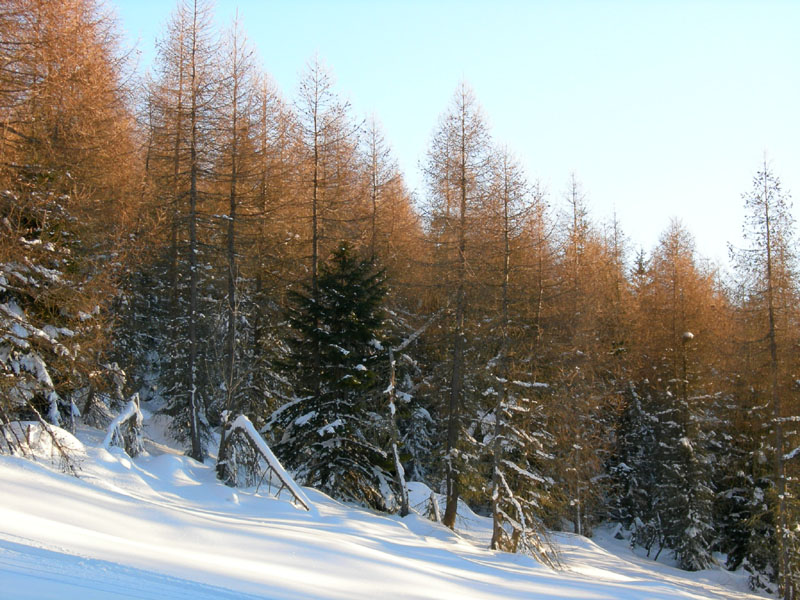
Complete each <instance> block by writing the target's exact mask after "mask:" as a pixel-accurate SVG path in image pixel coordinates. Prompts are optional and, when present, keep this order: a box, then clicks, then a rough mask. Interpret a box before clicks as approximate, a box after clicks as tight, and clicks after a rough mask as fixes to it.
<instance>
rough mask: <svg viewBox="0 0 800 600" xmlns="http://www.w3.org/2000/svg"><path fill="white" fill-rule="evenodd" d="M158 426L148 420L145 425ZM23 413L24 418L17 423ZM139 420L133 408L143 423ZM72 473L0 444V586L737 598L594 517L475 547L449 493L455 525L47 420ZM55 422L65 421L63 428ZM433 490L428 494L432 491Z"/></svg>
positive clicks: (706, 574) (64, 596) (224, 598)
mask: <svg viewBox="0 0 800 600" xmlns="http://www.w3.org/2000/svg"><path fill="white" fill-rule="evenodd" d="M158 426H159V427H161V425H160V424H159V425H158ZM26 427H27V426H26ZM145 427H146V428H147V427H148V423H145ZM59 436H60V437H62V439H66V440H69V445H70V447H71V448H73V450H74V451H75V452H76V453H78V454H80V455H81V456H82V457H83V460H82V461H81V470H80V478H76V477H72V476H69V475H66V474H63V473H60V472H59V471H57V470H56V469H54V468H52V467H51V466H50V465H49V463H46V462H45V463H41V462H33V461H30V460H26V459H22V458H19V457H12V456H0V481H2V482H3V484H2V486H0V523H2V524H3V525H2V529H0V582H2V584H1V585H0V596H2V597H3V598H15V599H22V600H30V599H37V600H48V599H53V600H55V599H60V600H74V599H80V600H87V599H88V600H95V599H97V600H100V599H103V600H116V599H133V598H137V599H154V600H155V599H162V598H169V599H184V598H185V599H187V600H188V599H189V598H191V599H192V600H211V599H215V600H220V599H221V600H233V599H234V598H236V599H242V600H250V599H256V598H260V599H272V600H281V599H292V600H295V599H297V600H311V599H352V600H358V599H369V600H372V599H374V598H376V597H380V598H411V599H420V600H421V599H433V598H462V599H486V600H500V599H504V600H505V599H515V598H518V599H522V598H525V599H529V600H542V599H560V598H564V599H567V598H585V599H589V598H591V599H595V600H602V599H607V600H611V599H614V600H633V599H640V598H647V599H650V600H666V599H676V598H677V599H690V598H691V599H700V598H707V599H714V600H722V599H731V600H735V599H745V598H755V597H756V596H751V595H748V594H746V593H744V592H743V591H742V590H744V586H745V583H744V581H745V578H744V576H743V575H741V574H737V573H728V572H726V571H723V570H720V569H715V570H710V571H701V572H698V573H686V572H682V571H678V570H676V569H674V568H672V567H669V566H667V565H663V564H658V563H653V562H652V561H650V560H648V559H645V558H643V557H640V556H637V555H636V554H634V553H633V552H632V551H631V550H630V549H629V548H628V546H627V544H626V542H624V541H619V540H615V539H614V538H613V536H612V535H611V533H610V532H604V531H602V530H601V531H599V532H597V534H596V537H595V539H594V540H588V539H586V538H582V537H578V536H574V535H567V534H557V535H555V536H554V537H555V540H556V541H557V542H558V543H559V545H560V547H561V559H562V562H563V564H564V569H563V570H560V571H553V570H550V569H548V568H545V567H543V566H541V565H539V564H537V563H536V562H535V561H534V560H533V559H532V558H530V557H527V556H523V555H514V554H506V553H502V552H492V551H489V550H486V549H485V548H486V546H487V545H488V540H489V536H491V523H490V521H489V520H488V519H486V518H484V517H481V516H479V515H476V514H474V513H473V512H471V511H470V510H469V509H468V508H467V507H466V505H463V504H462V505H461V507H460V509H459V516H458V519H457V528H458V529H459V533H458V534H456V533H453V532H452V531H450V530H448V529H446V528H445V527H443V526H442V525H440V524H438V523H434V522H432V521H430V520H428V519H427V518H425V516H423V515H424V514H425V513H426V508H425V503H426V502H428V503H429V502H430V497H431V492H430V490H429V489H428V488H427V487H425V486H424V485H422V484H418V483H412V484H409V488H410V490H409V491H410V492H411V505H412V507H416V508H417V511H419V512H413V511H412V513H411V514H410V515H409V516H408V517H406V518H404V519H401V518H400V517H399V516H396V515H386V514H380V513H375V512H372V511H366V510H361V509H358V508H354V507H351V506H347V505H344V504H341V503H339V502H336V501H334V500H332V499H330V498H329V497H327V496H325V495H324V494H321V493H319V492H317V491H315V490H312V489H308V488H306V489H304V490H303V492H304V493H305V495H306V496H307V497H308V498H309V501H310V503H311V504H312V505H313V506H314V507H315V509H316V512H306V511H302V510H298V509H297V508H296V507H295V506H293V505H292V504H291V503H289V502H287V501H283V500H278V499H275V498H272V497H270V496H269V494H268V493H267V492H264V491H261V492H258V493H257V492H256V491H255V489H237V490H233V489H231V488H229V487H226V486H224V485H222V484H221V483H219V482H218V481H217V479H216V477H215V470H214V465H213V462H212V461H209V464H201V463H198V462H195V461H194V460H192V459H191V458H189V457H187V456H183V455H182V454H181V453H180V452H179V451H177V450H172V449H170V448H168V447H166V446H163V445H161V444H154V443H147V444H146V447H147V448H148V450H149V452H148V453H145V454H143V455H141V456H140V457H137V458H136V459H131V458H130V457H128V456H127V455H126V454H125V453H124V452H123V451H122V450H121V449H120V448H115V447H112V448H111V450H106V449H105V448H103V447H102V441H103V439H102V438H103V432H100V431H97V430H90V429H79V431H78V434H77V437H76V438H73V437H71V436H69V434H67V433H59ZM67 436H69V437H67ZM437 499H438V500H439V501H441V498H439V497H437Z"/></svg>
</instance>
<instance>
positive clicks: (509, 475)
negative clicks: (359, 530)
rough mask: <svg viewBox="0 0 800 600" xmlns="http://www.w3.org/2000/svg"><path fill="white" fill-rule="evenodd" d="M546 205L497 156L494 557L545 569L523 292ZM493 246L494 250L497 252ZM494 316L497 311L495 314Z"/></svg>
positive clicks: (539, 450)
mask: <svg viewBox="0 0 800 600" xmlns="http://www.w3.org/2000/svg"><path fill="white" fill-rule="evenodd" d="M539 202H541V198H540V197H537V196H535V195H533V194H532V191H531V190H530V189H529V185H528V183H527V181H526V179H525V176H524V173H523V172H522V169H521V167H520V166H519V164H518V163H517V162H516V161H515V159H514V158H513V157H512V156H511V155H510V153H509V152H508V150H506V149H503V150H500V151H499V152H498V153H497V156H496V158H495V161H494V168H493V173H492V178H491V183H490V187H489V190H488V194H487V197H486V199H485V201H484V215H485V219H484V221H483V227H484V235H485V239H486V245H487V246H490V247H486V246H485V247H484V253H485V255H484V259H485V260H488V261H489V262H491V263H493V264H492V265H491V266H490V267H489V269H488V270H489V271H491V273H487V275H491V279H489V280H488V281H489V282H490V283H489V286H490V287H491V288H492V290H493V292H492V294H491V295H492V296H493V299H494V300H495V301H494V302H492V304H493V305H494V307H495V309H494V310H496V311H497V312H498V313H499V315H498V317H497V318H495V319H492V321H493V322H494V326H493V327H491V330H492V333H491V334H490V335H491V336H492V337H495V339H498V340H499V341H498V343H497V344H490V346H491V348H492V354H493V356H492V357H491V359H490V360H489V362H488V364H487V371H488V372H489V373H490V374H491V380H490V381H489V387H488V388H487V389H486V390H485V391H484V392H483V394H482V395H483V396H485V397H487V398H494V400H495V402H494V405H493V406H491V405H490V406H487V407H486V410H487V411H488V412H487V415H488V417H489V418H488V419H487V418H484V420H485V421H488V425H489V428H488V429H489V430H488V431H487V432H486V435H485V436H484V440H485V441H484V443H485V444H486V445H487V450H488V455H489V457H490V462H491V487H490V503H491V507H492V523H493V526H492V539H491V542H490V547H491V548H492V549H503V550H511V551H520V550H521V551H523V552H526V553H528V554H531V555H533V556H535V557H537V559H538V560H540V561H542V562H545V563H547V564H554V562H555V554H554V551H553V549H552V547H551V546H550V544H549V542H548V540H547V538H546V535H545V532H544V525H543V521H542V516H541V514H542V512H543V511H542V506H543V504H545V503H546V502H545V501H544V497H545V496H546V494H547V487H548V483H549V480H548V478H547V476H546V475H544V474H543V470H544V469H543V468H542V464H543V463H545V462H546V461H547V459H548V457H549V455H548V454H547V451H546V444H544V443H543V438H544V437H546V432H545V431H543V430H542V425H543V420H542V419H539V420H538V421H537V418H536V414H537V409H539V405H538V404H537V398H536V396H538V395H539V394H540V392H541V391H542V390H543V389H547V385H543V384H541V382H536V381H530V377H531V374H530V372H529V371H527V370H526V369H525V368H520V366H523V367H524V366H525V365H526V361H525V360H524V358H525V348H524V342H523V340H524V338H525V330H524V324H523V319H524V313H522V312H521V310H522V309H523V307H524V304H525V303H524V302H523V301H522V299H523V298H524V296H525V291H524V289H523V287H522V285H521V282H522V278H521V275H522V269H521V254H522V251H523V244H524V241H523V240H524V235H525V226H526V223H527V220H528V218H529V215H530V213H531V212H532V211H533V208H534V206H535V204H537V203H539ZM491 246H493V248H492V247H491ZM489 310H492V309H491V308H490V309H489ZM493 312H494V311H493Z"/></svg>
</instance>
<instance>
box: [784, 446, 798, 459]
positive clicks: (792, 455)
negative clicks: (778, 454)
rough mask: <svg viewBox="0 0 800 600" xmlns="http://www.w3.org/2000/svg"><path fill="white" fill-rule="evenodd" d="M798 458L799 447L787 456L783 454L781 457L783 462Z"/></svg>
mask: <svg viewBox="0 0 800 600" xmlns="http://www.w3.org/2000/svg"><path fill="white" fill-rule="evenodd" d="M798 456H800V446H798V447H797V448H795V449H794V450H792V451H791V452H789V453H788V454H784V455H783V460H784V461H787V460H792V459H793V458H797V457H798Z"/></svg>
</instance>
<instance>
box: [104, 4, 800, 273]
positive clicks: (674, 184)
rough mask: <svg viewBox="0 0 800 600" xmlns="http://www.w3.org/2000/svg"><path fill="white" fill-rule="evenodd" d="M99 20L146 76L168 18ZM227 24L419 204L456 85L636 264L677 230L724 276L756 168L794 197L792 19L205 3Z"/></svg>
mask: <svg viewBox="0 0 800 600" xmlns="http://www.w3.org/2000/svg"><path fill="white" fill-rule="evenodd" d="M110 4H111V6H112V7H114V8H115V9H116V12H117V14H118V16H119V17H120V19H121V25H122V28H123V30H124V31H125V33H126V34H127V36H128V38H129V41H130V42H131V43H136V44H137V49H138V50H139V51H140V52H141V58H140V65H141V66H142V68H146V67H147V65H148V64H149V63H150V62H151V61H152V58H153V56H154V51H155V50H154V47H155V40H156V38H158V37H161V36H163V35H164V31H165V23H166V20H167V18H168V16H169V14H170V13H171V12H172V10H173V9H174V6H175V4H174V3H173V2H172V1H171V0H110ZM237 7H238V11H239V17H240V19H241V20H242V22H243V24H244V27H245V29H246V31H247V34H248V36H249V38H250V40H251V41H252V42H253V44H254V45H255V46H256V48H257V49H258V52H259V54H260V57H261V60H262V62H263V65H264V69H265V71H266V72H267V73H269V74H270V76H271V77H272V78H273V80H274V81H275V82H276V84H277V85H278V87H279V89H280V90H281V91H282V93H283V95H284V96H285V98H286V99H287V100H289V101H292V100H293V99H294V96H295V90H296V88H297V83H298V80H299V76H300V73H301V72H302V71H303V69H304V67H305V65H306V63H307V62H308V61H309V59H311V57H313V56H314V54H315V53H318V54H319V56H320V57H321V58H322V59H323V60H324V61H325V62H326V63H327V64H328V65H329V66H330V67H331V69H332V71H333V73H334V74H335V76H336V79H337V91H338V92H339V94H340V95H341V96H342V97H343V98H346V99H349V100H350V101H351V104H352V107H353V109H354V116H357V117H358V116H368V115H372V114H374V115H375V116H376V117H377V119H378V120H379V121H380V122H381V123H382V125H383V129H384V132H385V135H386V138H387V141H388V142H389V143H390V144H391V145H392V147H393V149H394V152H395V155H396V157H397V159H398V161H399V164H400V167H401V168H402V170H403V171H404V173H405V175H406V179H407V182H408V184H409V186H410V187H411V188H412V189H415V190H416V192H417V194H418V195H420V196H424V194H425V193H426V190H425V189H424V185H423V180H422V177H421V174H420V172H419V163H420V161H422V160H424V157H425V152H426V149H427V147H428V144H429V141H430V137H431V134H432V132H433V130H434V128H435V127H436V124H437V120H438V118H439V115H440V114H441V113H442V112H443V111H444V110H445V109H446V108H447V106H448V103H449V101H450V99H451V97H452V95H453V93H454V91H455V89H456V86H457V85H458V83H459V81H461V80H462V79H463V80H466V81H467V82H468V83H469V84H470V85H471V86H472V88H473V89H474V91H475V94H476V97H477V99H478V100H479V102H480V103H481V105H482V106H483V108H484V110H485V113H486V116H487V117H488V121H489V123H490V125H491V127H492V132H493V134H494V138H495V141H496V142H498V143H500V144H504V145H507V146H508V147H509V149H510V150H511V151H513V152H514V153H515V154H516V155H517V157H518V158H519V160H520V162H521V163H522V164H523V166H524V167H525V169H526V171H527V173H528V176H529V178H530V179H532V180H533V179H539V180H540V182H541V183H542V184H543V186H544V187H545V189H546V190H547V191H548V194H549V199H550V201H551V203H552V204H554V205H555V206H557V207H559V206H562V205H563V196H564V193H565V191H566V189H567V185H568V181H569V177H570V173H572V172H574V173H575V174H576V176H577V178H578V179H579V180H580V181H581V182H582V184H583V187H584V191H585V192H586V196H587V199H588V202H589V207H590V210H591V216H592V217H593V219H594V220H595V221H597V222H602V221H606V220H608V219H610V217H611V216H612V214H614V213H615V212H616V214H617V217H618V219H619V220H620V223H621V225H622V228H623V230H624V232H625V233H626V234H627V235H628V237H629V239H630V243H631V246H632V248H633V249H636V248H638V247H640V246H643V247H644V248H645V250H650V249H651V248H652V247H653V246H654V245H655V243H656V242H657V240H658V238H659V236H660V234H661V233H662V232H663V231H664V230H665V228H666V227H667V225H668V223H669V219H670V218H671V217H679V218H680V219H681V220H682V221H683V223H684V224H685V225H686V227H687V228H688V229H689V231H691V232H692V234H693V235H694V236H695V238H696V241H697V248H698V251H699V252H700V253H701V254H702V255H703V256H705V257H707V258H711V259H717V260H721V261H724V260H725V259H726V256H727V243H728V242H732V243H738V240H739V237H740V231H741V224H742V220H743V209H742V204H743V203H742V200H741V194H742V193H744V192H746V191H748V190H749V189H750V187H751V181H752V177H753V175H755V172H756V170H757V169H758V168H759V167H760V166H761V164H762V163H763V159H764V156H765V153H766V156H767V158H768V161H769V162H770V164H771V166H772V167H773V169H774V170H775V171H776V173H777V174H778V176H779V177H780V178H781V180H782V182H783V184H784V187H785V188H787V189H789V190H790V191H791V190H794V191H795V192H796V193H797V194H798V195H800V187H798V186H800V66H799V65H800V62H799V61H800V1H791V0H785V1H782V2H781V1H770V0H751V1H748V2H744V1H736V0H727V1H722V0H720V1H715V2H712V1H703V0H695V1H689V0H686V1H683V2H681V1H678V0H671V1H667V0H662V1H659V0H640V1H632V0H631V1H627V2H626V1H613V2H612V1H603V0H585V1H577V0H576V1H570V0H562V1H556V0H551V1H547V2H546V1H535V0H529V1H525V0H518V1H510V0H483V1H477V0H428V1H424V0H406V1H400V0H394V1H390V0H383V1H380V0H372V1H368V0H316V1H311V0H308V1H306V0H218V1H217V2H216V6H215V13H216V19H217V22H218V23H219V24H220V25H222V26H227V25H228V24H229V23H230V22H231V21H232V19H233V15H234V12H235V10H236V9H237ZM795 215H796V216H798V215H800V211H798V210H797V209H795Z"/></svg>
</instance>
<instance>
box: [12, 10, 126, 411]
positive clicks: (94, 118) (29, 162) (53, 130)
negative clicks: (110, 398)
mask: <svg viewBox="0 0 800 600" xmlns="http://www.w3.org/2000/svg"><path fill="white" fill-rule="evenodd" d="M115 27H116V24H115V21H114V20H113V19H111V18H110V16H109V15H108V14H106V13H105V12H104V10H103V9H102V7H101V6H100V5H99V3H97V2H94V1H90V0H56V1H53V2H43V1H35V0H12V1H11V2H7V3H4V4H3V7H2V8H0V89H2V91H0V156H2V161H0V189H2V192H0V229H2V234H1V235H0V281H2V286H0V287H1V288H2V290H1V291H0V296H2V304H0V307H2V312H1V313H0V332H2V337H3V339H4V340H7V341H8V344H9V345H8V346H5V347H4V350H3V352H2V357H3V358H2V360H0V370H1V371H2V373H3V374H4V383H3V388H4V391H3V393H2V397H3V400H2V401H0V409H3V412H4V413H5V416H3V415H0V417H2V418H3V419H5V418H6V416H8V413H6V412H5V410H6V409H10V411H11V416H12V417H13V416H16V415H18V414H20V413H19V412H18V411H22V414H25V415H26V416H27V417H28V418H30V417H31V416H32V415H33V414H34V413H35V414H36V415H37V416H38V417H39V418H41V415H42V414H44V415H46V416H47V417H48V419H49V420H50V421H51V422H53V423H59V422H61V421H62V419H64V422H65V423H67V424H69V422H70V421H71V420H72V419H73V417H75V416H76V415H77V414H78V411H77V407H76V404H78V403H80V406H81V408H85V406H86V405H87V404H89V402H90V401H91V400H92V399H93V397H94V392H99V391H101V390H102V389H103V388H104V384H103V378H104V377H105V374H106V373H107V372H108V369H107V368H105V367H104V366H103V365H104V362H105V357H106V355H105V351H106V349H107V343H108V341H109V335H108V332H109V329H110V328H109V327H108V322H107V321H106V318H107V316H108V315H109V313H108V309H109V308H110V306H109V301H110V299H111V298H112V297H113V296H114V294H115V291H116V290H117V286H118V284H119V280H120V277H121V273H122V272H123V271H124V268H125V266H126V265H125V260H126V254H125V252H126V247H125V246H124V243H120V242H122V241H123V240H125V241H127V239H128V232H129V229H128V227H129V224H130V222H131V215H132V214H135V211H136V204H135V202H134V197H133V196H132V195H131V194H130V193H129V190H130V189H131V187H132V183H133V181H135V177H136V174H137V173H136V168H137V161H136V160H135V144H134V135H133V131H134V122H133V119H132V113H131V111H130V106H129V101H130V97H129V96H128V92H129V90H128V88H127V87H126V85H125V84H124V80H123V78H124V75H125V57H124V55H123V54H122V53H121V52H120V48H119V44H118V39H117V34H116V29H115ZM47 332H50V333H47Z"/></svg>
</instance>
